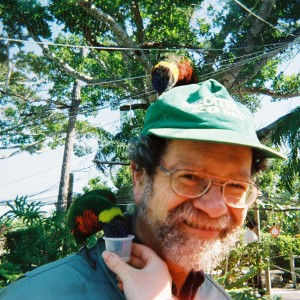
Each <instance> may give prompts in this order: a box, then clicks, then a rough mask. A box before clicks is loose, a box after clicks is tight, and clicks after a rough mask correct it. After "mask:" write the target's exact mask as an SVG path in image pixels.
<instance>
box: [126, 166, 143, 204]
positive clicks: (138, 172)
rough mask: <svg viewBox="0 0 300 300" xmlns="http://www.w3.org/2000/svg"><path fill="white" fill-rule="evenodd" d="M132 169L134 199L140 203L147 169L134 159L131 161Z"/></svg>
mask: <svg viewBox="0 0 300 300" xmlns="http://www.w3.org/2000/svg"><path fill="white" fill-rule="evenodd" d="M130 169H131V174H132V184H133V195H134V201H135V202H136V203H138V202H139V201H140V199H141V196H142V194H143V192H144V183H145V170H144V169H143V168H141V167H140V166H138V165H137V164H136V163H135V162H133V161H132V162H131V163H130Z"/></svg>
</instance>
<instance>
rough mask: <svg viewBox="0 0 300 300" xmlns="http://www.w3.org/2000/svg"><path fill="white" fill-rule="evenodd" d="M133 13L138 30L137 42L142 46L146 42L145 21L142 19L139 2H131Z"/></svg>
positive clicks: (134, 0)
mask: <svg viewBox="0 0 300 300" xmlns="http://www.w3.org/2000/svg"><path fill="white" fill-rule="evenodd" d="M131 12H132V14H133V17H134V22H135V25H136V28H137V33H136V36H137V41H138V42H139V43H140V44H142V43H143V42H144V40H145V28H144V24H143V19H142V17H141V12H140V8H139V2H138V0H133V1H132V2H131Z"/></svg>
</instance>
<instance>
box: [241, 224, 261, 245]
mask: <svg viewBox="0 0 300 300" xmlns="http://www.w3.org/2000/svg"><path fill="white" fill-rule="evenodd" d="M257 225H258V224H257V223H256V222H255V221H254V220H249V221H248V222H247V224H246V227H247V228H248V229H247V230H246V232H245V234H244V237H243V241H244V244H251V243H255V242H258V236H257V230H258V228H257Z"/></svg>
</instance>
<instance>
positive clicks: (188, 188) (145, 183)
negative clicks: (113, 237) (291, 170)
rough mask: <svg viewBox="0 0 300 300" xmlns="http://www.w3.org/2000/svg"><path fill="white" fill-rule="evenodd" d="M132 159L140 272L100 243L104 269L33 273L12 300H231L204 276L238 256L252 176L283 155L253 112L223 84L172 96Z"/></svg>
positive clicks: (155, 112)
mask: <svg viewBox="0 0 300 300" xmlns="http://www.w3.org/2000/svg"><path fill="white" fill-rule="evenodd" d="M128 156H129V158H130V159H131V169H132V175H133V194H134V201H135V203H136V205H137V211H136V215H135V217H134V220H133V226H132V231H133V233H134V235H135V236H136V238H137V241H138V242H139V243H140V244H143V245H145V246H142V245H138V244H134V246H133V249H132V258H131V261H130V264H131V265H132V266H133V267H132V266H129V265H127V264H125V263H124V262H122V261H120V259H119V257H117V256H116V255H114V254H111V253H108V252H104V253H103V254H102V252H103V242H102V241H101V240H100V241H98V243H97V246H96V247H94V248H91V249H90V251H89V257H90V258H92V259H93V260H94V261H95V262H96V267H95V268H94V269H93V268H91V267H89V263H88V260H85V258H84V257H83V256H79V255H73V256H70V257H68V258H65V259H62V260H60V261H57V262H54V263H51V264H50V265H46V266H43V267H40V268H37V270H35V271H32V272H29V274H27V275H25V277H24V278H23V279H20V280H19V281H17V282H16V283H14V284H13V285H12V286H11V287H9V288H7V290H6V291H4V292H3V293H2V294H1V296H2V297H5V299H17V297H22V299H23V300H24V299H41V298H39V297H41V296H42V299H77V298H78V299H114V300H116V299H124V297H125V296H126V299H130V300H138V299H143V300H148V299H149V300H150V299H157V300H159V299H163V300H166V299H172V298H173V297H176V298H178V299H229V296H228V295H227V294H226V293H225V291H224V290H223V289H222V288H221V287H220V286H218V285H217V284H216V283H214V282H213V280H212V279H211V278H210V277H209V276H207V275H205V273H204V271H209V270H211V269H213V268H214V267H215V266H216V265H217V264H218V263H219V262H220V261H221V260H222V259H223V258H224V255H226V253H228V251H230V249H231V248H232V247H233V245H234V243H235V241H236V237H237V236H238V229H239V228H240V227H241V226H242V224H243V222H244V220H245V216H246V214H247V209H248V207H249V206H250V205H251V204H252V203H253V202H254V201H255V199H256V195H257V188H256V187H255V185H254V183H253V182H252V176H253V175H254V174H255V173H256V172H257V171H259V170H261V169H262V168H263V166H264V162H265V159H266V158H267V157H270V158H271V157H273V158H275V157H281V158H282V157H283V156H282V155H281V154H280V153H277V152H276V151H274V150H272V149H270V148H268V147H266V146H264V145H262V144H261V143H260V142H259V140H258V139H257V136H256V133H255V127H254V123H253V120H252V116H251V113H250V112H249V111H248V110H247V109H246V108H245V107H244V106H243V105H241V104H238V103H236V102H235V101H234V100H233V99H232V98H231V97H230V95H229V94H228V92H227V90H226V89H225V88H224V87H223V86H222V85H221V84H219V83H218V82H217V81H215V80H208V81H205V82H203V83H199V84H192V85H188V86H183V87H177V88H174V89H172V90H170V91H168V92H166V93H164V94H162V95H161V97H160V98H159V100H157V101H156V102H154V103H153V104H152V105H151V106H150V107H149V109H148V111H147V115H146V119H145V124H144V128H143V130H142V132H141V135H140V137H138V138H137V139H136V140H135V141H133V142H132V144H131V145H130V146H129V154H128ZM101 254H102V255H101ZM102 257H103V258H104V260H103V259H102ZM107 266H108V267H109V268H110V269H111V270H112V271H113V272H111V271H110V270H109V269H108V268H107ZM115 273H116V274H117V275H118V277H116V275H115ZM123 290H124V292H125V296H124V294H123ZM28 295H30V297H29V296H28ZM36 295H37V296H36ZM1 296H0V298H1ZM3 299H4V298H3Z"/></svg>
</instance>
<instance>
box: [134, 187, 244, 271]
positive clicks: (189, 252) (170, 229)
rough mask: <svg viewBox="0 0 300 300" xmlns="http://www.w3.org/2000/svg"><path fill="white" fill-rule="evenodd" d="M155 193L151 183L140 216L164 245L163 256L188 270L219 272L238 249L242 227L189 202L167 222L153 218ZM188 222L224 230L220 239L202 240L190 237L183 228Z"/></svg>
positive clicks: (168, 217) (180, 207)
mask: <svg viewBox="0 0 300 300" xmlns="http://www.w3.org/2000/svg"><path fill="white" fill-rule="evenodd" d="M151 194H152V182H148V184H147V186H146V188H145V191H144V194H143V197H142V199H141V202H140V204H139V205H138V207H137V213H138V215H139V216H140V217H142V218H143V219H144V220H145V221H146V222H147V223H148V225H149V227H150V228H151V231H152V234H153V236H154V238H155V240H156V241H157V242H158V243H159V244H160V248H161V249H162V250H161V253H159V255H160V256H161V257H162V258H163V259H164V260H168V261H170V262H172V263H175V264H177V265H179V266H181V267H182V268H183V269H185V270H187V271H189V272H190V271H192V270H194V271H200V270H202V271H205V272H210V271H212V270H213V269H215V268H216V267H217V266H218V265H219V264H220V263H221V262H222V261H223V260H224V259H225V258H226V256H227V255H228V253H229V252H230V251H231V250H232V249H233V248H234V246H235V244H236V242H237V240H238V238H239V231H240V230H239V228H237V226H236V225H235V222H234V220H233V218H232V216H231V215H226V216H222V217H220V218H217V219H212V218H210V217H209V216H208V215H207V214H206V213H205V212H203V211H200V210H198V209H195V208H193V206H192V204H191V203H190V202H189V201H188V202H185V203H183V204H182V205H180V206H178V207H176V208H175V209H174V210H172V211H171V212H170V213H169V215H168V216H167V218H166V220H165V221H164V222H160V221H157V220H153V219H150V218H149V215H150V214H149V211H148V205H147V203H148V200H149V199H150V198H151ZM185 220H188V221H189V222H192V223H195V224H197V226H199V227H205V228H215V229H221V235H220V238H219V239H217V240H207V239H199V238H198V237H193V236H188V235H187V234H185V233H184V232H183V231H182V230H180V227H179V225H180V224H181V223H182V222H184V221H185Z"/></svg>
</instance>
